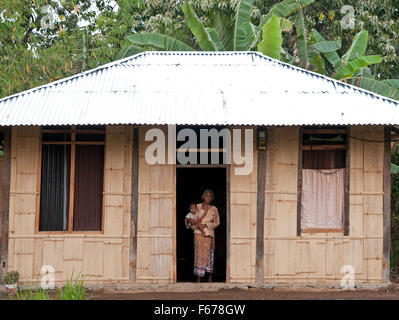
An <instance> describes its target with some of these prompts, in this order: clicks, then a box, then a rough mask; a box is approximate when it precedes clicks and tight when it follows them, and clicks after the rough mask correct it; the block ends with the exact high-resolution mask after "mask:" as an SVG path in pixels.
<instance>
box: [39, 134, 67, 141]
mask: <svg viewBox="0 0 399 320" xmlns="http://www.w3.org/2000/svg"><path fill="white" fill-rule="evenodd" d="M42 140H43V142H51V141H56V142H61V141H68V142H70V141H71V134H70V133H63V132H60V133H52V132H51V133H50V132H43V135H42Z"/></svg>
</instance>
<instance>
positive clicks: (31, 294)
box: [8, 272, 90, 300]
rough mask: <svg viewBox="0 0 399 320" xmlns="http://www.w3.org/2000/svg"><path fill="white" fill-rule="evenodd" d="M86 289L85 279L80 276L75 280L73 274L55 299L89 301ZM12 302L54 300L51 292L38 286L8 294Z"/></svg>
mask: <svg viewBox="0 0 399 320" xmlns="http://www.w3.org/2000/svg"><path fill="white" fill-rule="evenodd" d="M87 291H88V290H87V287H86V281H85V280H84V279H83V277H82V275H81V274H80V273H79V275H78V276H77V277H76V278H75V279H73V272H72V275H71V278H70V279H67V282H66V284H65V286H64V287H63V288H59V289H58V288H57V289H56V294H55V299H56V300H88V299H90V296H89V295H88V292H87ZM8 297H9V299H10V300H52V297H51V296H50V293H49V290H47V289H43V288H42V287H40V286H39V285H38V284H36V285H35V288H34V289H33V290H32V288H25V289H23V288H18V289H17V290H16V291H15V294H14V295H12V294H8Z"/></svg>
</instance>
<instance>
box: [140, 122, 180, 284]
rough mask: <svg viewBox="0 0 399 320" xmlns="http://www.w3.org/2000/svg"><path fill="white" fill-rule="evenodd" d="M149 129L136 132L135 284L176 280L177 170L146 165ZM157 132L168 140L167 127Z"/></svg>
mask: <svg viewBox="0 0 399 320" xmlns="http://www.w3.org/2000/svg"><path fill="white" fill-rule="evenodd" d="M149 128H150V127H140V131H139V168H140V169H139V190H138V191H139V197H138V213H139V214H138V221H137V273H136V279H137V282H138V283H172V282H175V281H176V269H175V266H176V264H175V261H176V250H175V241H176V238H175V228H176V187H175V186H176V170H175V168H176V167H175V165H168V164H165V165H158V164H156V165H149V164H148V163H147V161H146V159H145V150H146V148H147V146H148V145H150V144H152V143H153V142H152V141H145V133H146V131H147V130H148V129H149ZM159 129H161V130H163V132H164V133H165V137H167V135H166V134H167V128H166V127H159ZM166 141H167V139H166ZM165 154H166V158H167V152H166V153H165Z"/></svg>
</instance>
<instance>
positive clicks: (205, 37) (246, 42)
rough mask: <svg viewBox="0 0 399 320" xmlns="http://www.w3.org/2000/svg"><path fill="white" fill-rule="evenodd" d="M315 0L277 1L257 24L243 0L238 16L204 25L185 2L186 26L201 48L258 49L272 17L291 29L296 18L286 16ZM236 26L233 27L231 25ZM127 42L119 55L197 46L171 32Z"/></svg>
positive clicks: (135, 36) (249, 1) (247, 0)
mask: <svg viewBox="0 0 399 320" xmlns="http://www.w3.org/2000/svg"><path fill="white" fill-rule="evenodd" d="M314 1H315V0H283V1H281V2H279V3H277V4H275V5H274V6H273V7H272V8H271V9H270V10H269V12H268V13H267V14H266V15H265V16H264V17H263V19H262V21H261V22H260V24H259V25H258V26H256V25H254V24H252V23H251V9H252V0H240V1H239V3H238V5H237V11H236V14H235V20H234V21H231V19H229V17H226V16H222V15H216V17H215V19H214V26H213V27H205V25H204V24H203V22H202V21H201V20H200V19H199V17H198V16H197V14H196V12H195V10H194V8H193V6H192V5H191V4H190V3H189V2H188V1H186V2H184V3H183V5H182V10H183V13H184V18H185V20H186V23H187V26H188V28H189V29H190V31H191V32H192V34H193V35H194V37H195V40H196V43H197V44H198V46H199V48H200V49H201V50H204V51H230V50H234V51H248V50H255V49H256V47H257V44H258V43H259V42H260V40H261V37H262V27H263V26H265V25H266V23H267V22H268V21H269V20H270V19H271V18H272V17H273V16H276V17H278V18H279V22H280V27H281V28H282V30H283V31H288V30H291V29H292V26H293V22H292V21H290V20H288V19H287V18H288V17H289V16H291V15H292V14H293V13H295V12H297V11H298V10H300V9H301V8H303V7H306V6H308V5H310V4H311V3H313V2H314ZM232 26H234V28H232ZM126 40H128V44H127V45H125V46H124V47H123V48H122V50H121V51H120V52H119V53H118V54H117V56H116V58H123V57H127V56H129V55H131V54H134V53H136V51H137V50H140V48H141V49H142V48H148V47H150V48H155V49H157V50H168V51H169V50H175V51H191V50H195V48H194V47H192V45H190V44H186V43H184V42H182V41H180V40H178V39H175V38H173V37H171V36H167V35H164V34H160V33H137V34H132V35H129V36H127V37H126Z"/></svg>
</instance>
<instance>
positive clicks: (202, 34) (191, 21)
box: [182, 2, 220, 51]
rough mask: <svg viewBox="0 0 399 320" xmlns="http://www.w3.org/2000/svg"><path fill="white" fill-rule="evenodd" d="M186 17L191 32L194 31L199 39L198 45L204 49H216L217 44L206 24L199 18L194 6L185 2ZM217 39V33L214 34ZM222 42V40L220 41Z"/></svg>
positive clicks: (183, 7)
mask: <svg viewBox="0 0 399 320" xmlns="http://www.w3.org/2000/svg"><path fill="white" fill-rule="evenodd" d="M182 9H183V12H184V17H185V18H186V22H187V25H188V27H189V28H190V30H191V32H192V33H193V35H194V37H195V39H197V42H198V45H199V46H200V48H201V49H202V50H204V51H215V50H216V45H215V44H214V42H213V41H212V38H211V36H210V35H209V32H208V31H207V29H206V28H205V26H204V24H203V23H202V22H201V20H200V19H199V18H198V16H197V14H196V13H195V11H194V9H193V7H192V6H191V5H190V4H189V3H188V2H184V3H183V6H182ZM213 36H214V39H215V34H213ZM219 42H220V41H219Z"/></svg>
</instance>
